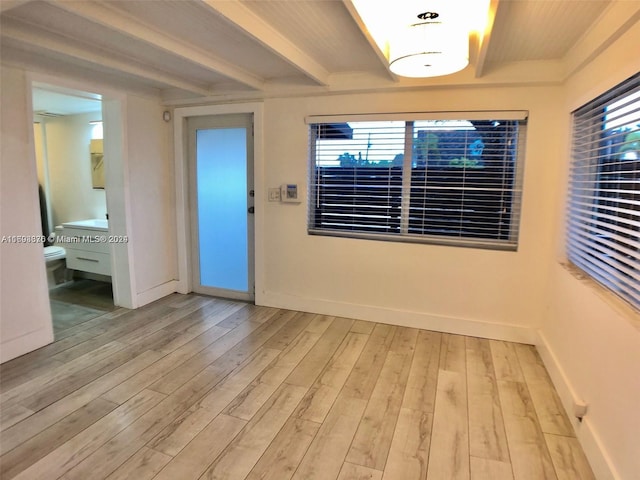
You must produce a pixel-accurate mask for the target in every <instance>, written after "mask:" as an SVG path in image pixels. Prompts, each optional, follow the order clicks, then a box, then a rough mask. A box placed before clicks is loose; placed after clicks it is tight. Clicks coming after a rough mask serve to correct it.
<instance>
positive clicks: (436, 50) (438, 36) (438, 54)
mask: <svg viewBox="0 0 640 480" xmlns="http://www.w3.org/2000/svg"><path fill="white" fill-rule="evenodd" d="M468 64H469V33H468V31H466V29H465V28H462V27H460V26H458V25H455V24H453V23H451V24H447V23H443V22H439V21H428V22H423V23H418V24H414V25H408V26H407V27H405V28H404V29H402V30H400V31H399V32H397V34H396V36H395V38H394V39H393V40H390V41H389V68H390V70H391V71H392V72H393V73H395V74H396V75H400V76H402V77H437V76H440V75H449V74H451V73H455V72H457V71H460V70H462V69H463V68H465V67H466V66H467V65H468Z"/></svg>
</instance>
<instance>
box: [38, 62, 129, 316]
mask: <svg viewBox="0 0 640 480" xmlns="http://www.w3.org/2000/svg"><path fill="white" fill-rule="evenodd" d="M26 83H27V87H26V88H27V91H28V92H29V93H28V96H27V108H28V109H29V117H28V118H30V119H32V118H33V99H32V91H33V88H34V86H36V85H40V84H47V85H48V86H50V87H51V88H52V89H56V90H59V91H61V92H63V93H64V91H65V90H70V91H79V92H91V93H92V94H97V95H100V96H101V99H102V121H103V124H104V129H105V133H104V149H105V155H108V156H109V158H113V159H114V160H113V161H111V162H108V163H106V164H105V175H106V179H105V181H106V183H107V189H106V190H105V195H106V200H107V211H108V212H109V213H110V214H111V215H110V217H111V218H110V221H109V234H110V235H120V236H128V237H129V238H131V231H132V229H131V216H132V213H131V202H130V200H129V175H128V172H129V156H128V152H127V148H126V145H127V129H126V109H127V101H126V99H127V97H126V94H124V93H121V92H116V91H114V90H112V89H111V88H108V87H105V86H103V85H100V84H94V83H92V82H89V81H82V80H75V79H71V78H63V77H58V76H55V75H50V74H47V73H41V72H27V74H26ZM29 125H31V123H30V124H29ZM27 132H28V135H29V136H28V142H29V144H30V148H31V150H32V151H33V152H34V153H35V143H34V141H35V140H34V134H33V128H32V127H30V128H28V129H27ZM32 161H33V171H34V172H35V167H36V165H35V162H36V160H35V155H34V156H33V158H32ZM36 184H37V180H36ZM38 224H39V223H38ZM109 249H110V256H111V272H112V274H111V278H112V285H113V301H114V304H115V305H116V306H120V307H125V308H137V307H138V305H139V304H138V299H137V294H136V279H135V275H134V268H133V244H132V242H128V243H121V244H114V243H111V244H109ZM44 286H45V288H46V284H45V285H44ZM50 320H51V319H50ZM51 321H52V320H51Z"/></svg>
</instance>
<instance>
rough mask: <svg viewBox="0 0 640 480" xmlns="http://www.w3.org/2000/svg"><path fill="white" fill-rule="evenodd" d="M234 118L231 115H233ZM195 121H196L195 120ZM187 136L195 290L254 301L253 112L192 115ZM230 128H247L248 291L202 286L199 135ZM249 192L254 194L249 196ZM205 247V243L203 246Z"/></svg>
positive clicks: (244, 158) (245, 163) (245, 157)
mask: <svg viewBox="0 0 640 480" xmlns="http://www.w3.org/2000/svg"><path fill="white" fill-rule="evenodd" d="M230 117H231V118H230ZM192 122H193V123H192ZM187 129H188V130H187V138H188V142H189V143H188V147H187V149H188V150H187V153H188V159H187V161H188V165H189V206H190V212H189V213H190V217H189V220H190V221H191V227H192V229H191V260H192V263H191V265H190V266H191V285H192V289H193V291H194V292H199V293H202V294H205V295H214V296H219V297H225V298H230V299H237V300H243V301H247V302H253V301H254V298H255V295H254V286H255V273H254V270H255V260H254V257H255V234H254V231H255V226H254V223H255V213H253V214H251V213H249V211H248V210H249V209H250V208H253V209H254V211H255V206H254V203H255V189H254V178H253V133H252V131H253V115H252V114H247V113H237V114H229V115H214V116H207V117H204V116H202V117H189V118H188V119H187ZM229 129H234V130H238V129H242V130H244V135H245V141H244V147H245V149H246V150H245V154H244V156H243V160H244V162H243V163H244V167H245V168H246V174H245V176H244V179H245V189H244V196H245V199H246V208H245V211H244V218H245V219H246V241H247V251H246V252H245V255H246V262H247V271H246V274H247V289H246V291H245V290H231V289H226V288H222V287H216V286H212V285H202V284H201V275H202V272H201V270H200V259H201V256H200V255H201V253H202V248H203V242H202V239H201V238H199V229H200V225H199V219H200V218H201V216H200V213H206V210H205V211H204V212H200V208H201V205H200V204H199V202H198V199H199V192H200V188H205V189H206V185H202V186H201V185H200V184H199V183H200V182H199V180H200V178H199V177H198V168H199V162H198V141H197V138H198V136H197V134H198V132H199V131H202V130H229ZM250 191H253V192H254V194H253V195H250V193H249V192H250ZM204 248H205V249H206V246H205V247H204Z"/></svg>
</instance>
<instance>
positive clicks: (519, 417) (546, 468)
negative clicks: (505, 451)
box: [498, 381, 557, 480]
mask: <svg viewBox="0 0 640 480" xmlns="http://www.w3.org/2000/svg"><path fill="white" fill-rule="evenodd" d="M498 392H499V394H500V403H501V405H502V411H503V417H504V425H505V430H506V433H507V441H508V444H509V452H510V455H511V464H512V466H513V477H514V479H515V480H557V477H556V474H555V471H554V468H553V463H552V461H551V456H550V455H549V450H548V448H547V445H546V443H545V439H544V435H543V433H542V429H541V428H540V424H539V423H538V417H537V416H536V413H535V408H534V407H533V403H532V401H531V397H530V396H529V391H528V389H527V386H526V385H525V384H524V383H522V382H510V381H498Z"/></svg>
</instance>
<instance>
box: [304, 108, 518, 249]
mask: <svg viewBox="0 0 640 480" xmlns="http://www.w3.org/2000/svg"><path fill="white" fill-rule="evenodd" d="M525 124H526V121H525V120H514V119H511V118H509V119H507V120H505V119H502V118H500V117H497V118H496V117H493V118H490V119H486V120H475V119H474V120H468V119H467V118H464V117H458V119H447V120H406V121H402V120H398V119H396V118H395V117H394V119H393V120H389V121H361V119H360V118H358V121H353V122H343V123H336V122H334V123H312V124H310V146H309V150H310V152H311V154H310V187H311V188H310V189H309V192H310V202H309V203H310V205H309V206H310V214H309V225H308V230H309V233H311V234H322V235H340V236H350V237H361V238H374V239H387V240H395V241H414V242H416V241H417V242H431V243H445V244H453V245H464V246H478V247H487V248H501V249H515V248H516V246H517V238H518V224H519V214H520V202H521V194H522V179H521V171H522V168H521V167H522V159H523V147H524V129H525Z"/></svg>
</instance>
